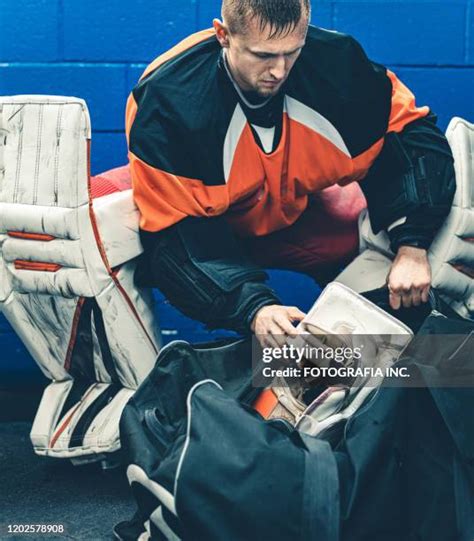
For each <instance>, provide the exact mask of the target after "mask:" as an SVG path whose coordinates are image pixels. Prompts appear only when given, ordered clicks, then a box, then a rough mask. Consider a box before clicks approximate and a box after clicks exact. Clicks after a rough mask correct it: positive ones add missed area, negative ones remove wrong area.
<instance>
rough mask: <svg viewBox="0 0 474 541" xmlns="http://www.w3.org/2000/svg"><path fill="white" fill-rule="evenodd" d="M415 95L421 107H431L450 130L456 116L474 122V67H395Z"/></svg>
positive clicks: (441, 123) (442, 124)
mask: <svg viewBox="0 0 474 541" xmlns="http://www.w3.org/2000/svg"><path fill="white" fill-rule="evenodd" d="M394 71H395V72H396V73H397V75H398V76H399V78H400V79H401V80H402V81H403V82H404V83H405V84H406V85H407V86H408V87H409V88H410V89H411V90H412V91H413V92H414V93H415V96H416V97H417V105H429V106H430V107H431V109H432V110H433V111H434V112H435V113H436V114H437V115H438V117H439V122H438V125H439V126H440V127H441V128H442V129H443V131H444V130H445V129H446V127H447V125H448V123H449V121H450V120H451V118H452V117H453V116H460V117H463V118H465V119H466V120H468V121H469V122H474V100H473V99H472V96H473V95H474V68H462V69H457V68H442V69H439V68H395V69H394Z"/></svg>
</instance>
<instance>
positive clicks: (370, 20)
mask: <svg viewBox="0 0 474 541" xmlns="http://www.w3.org/2000/svg"><path fill="white" fill-rule="evenodd" d="M466 9H467V8H466V2H465V1H461V0H452V1H449V2H441V1H436V2H435V1H433V2H426V1H425V2H420V1H416V2H402V1H398V2H395V1H390V2H389V1H383V2H356V1H354V2H352V1H345V2H344V1H340V0H338V1H336V2H335V5H334V27H335V29H336V30H339V31H341V32H346V33H348V34H351V35H353V36H354V37H355V38H356V39H358V40H359V41H360V42H361V43H362V45H363V46H364V48H365V50H366V52H367V54H368V56H369V57H370V58H371V59H372V60H375V61H377V62H381V63H383V64H408V65H412V64H423V65H426V64H428V65H441V64H449V65H458V64H459V65H462V64H463V63H464V55H465V52H464V48H465V44H464V42H465V26H466V24H465V20H466Z"/></svg>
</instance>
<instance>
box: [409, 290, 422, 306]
mask: <svg viewBox="0 0 474 541" xmlns="http://www.w3.org/2000/svg"><path fill="white" fill-rule="evenodd" d="M411 302H412V304H413V306H420V304H421V291H420V290H419V289H417V288H414V289H413V291H412V292H411Z"/></svg>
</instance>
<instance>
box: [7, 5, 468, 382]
mask: <svg viewBox="0 0 474 541" xmlns="http://www.w3.org/2000/svg"><path fill="white" fill-rule="evenodd" d="M219 12H220V1H219V0H135V1H134V2H130V1H125V0H109V1H107V2H97V1H96V0H0V94H2V95H5V94H25V93H27V94H36V93H38V94H62V95H75V96H80V97H82V98H85V99H86V100H87V103H88V105H89V109H90V112H91V117H92V125H93V132H94V134H93V140H92V172H93V173H98V172H100V171H103V170H105V169H108V168H111V167H114V166H118V165H122V164H123V163H125V161H126V144H125V138H124V134H123V124H124V108H125V101H126V97H127V95H128V93H129V92H130V90H131V89H132V87H133V85H134V84H135V82H136V81H137V79H138V77H139V75H140V74H141V72H142V71H143V69H144V68H145V66H146V64H147V63H148V62H149V61H150V60H152V59H153V58H155V57H156V56H157V55H158V54H160V53H161V52H163V51H165V50H166V49H167V48H168V47H170V46H171V45H173V44H174V43H176V42H177V41H179V40H180V39H181V38H183V37H185V36H186V35H188V34H190V33H192V32H194V31H196V30H198V29H202V28H206V27H208V26H210V25H211V21H212V19H213V17H216V16H219ZM312 22H313V23H314V24H316V25H319V26H322V27H324V28H331V29H336V30H340V31H343V32H347V33H350V34H352V35H354V36H355V37H356V38H357V39H358V40H359V41H360V42H361V43H362V45H363V46H364V47H365V49H366V51H367V53H368V55H369V56H370V57H371V58H372V59H373V60H375V61H377V62H380V63H383V64H385V65H387V66H388V67H390V68H391V69H392V70H394V71H395V72H396V73H397V74H398V75H399V77H400V78H401V79H402V80H403V81H404V82H405V83H406V84H407V85H408V86H409V87H410V88H411V89H412V90H413V91H414V92H415V94H416V96H417V102H418V104H419V105H423V104H428V105H430V106H431V107H432V109H433V110H434V111H435V112H436V113H437V114H438V115H439V123H440V125H441V126H442V127H443V128H445V127H446V126H447V123H448V121H449V119H450V118H451V117H452V116H454V115H459V116H463V117H465V118H467V119H470V120H471V121H474V98H473V96H474V0H472V1H471V0H444V1H443V0H438V1H431V0H418V1H409V0H399V1H391V0H372V1H364V2H362V1H357V0H313V20H312ZM273 279H274V281H275V284H276V286H277V287H278V288H280V289H282V290H283V291H282V294H283V295H284V296H285V297H286V298H287V300H288V302H291V301H293V302H295V303H297V304H300V305H301V306H302V307H304V306H303V304H304V298H305V296H303V295H301V292H302V291H307V288H308V287H313V286H312V284H310V283H309V282H308V280H309V279H306V278H305V277H296V276H293V279H292V281H291V282H290V283H291V285H290V286H286V289H285V287H280V286H282V285H283V284H287V283H288V279H287V277H286V276H284V275H281V274H278V273H276V274H275V275H274V277H273ZM298 294H299V296H300V298H299V299H298ZM159 301H160V302H161V311H162V321H163V323H164V324H165V327H166V328H167V329H166V330H168V335H167V336H174V333H175V328H176V327H180V328H181V330H182V331H183V332H182V333H181V336H185V337H186V338H189V339H200V338H202V337H204V334H203V332H202V328H201V327H200V326H197V325H196V324H195V323H194V322H190V321H188V320H186V319H184V318H182V317H181V316H179V315H177V314H176V313H174V312H172V311H170V310H168V308H167V307H166V304H165V303H163V302H162V299H159ZM0 348H1V349H0V351H1V353H0V373H1V372H2V362H1V361H2V359H3V360H4V362H5V359H7V358H8V359H11V358H12V357H15V358H16V359H17V361H18V363H20V364H16V366H20V365H21V362H20V361H21V360H22V359H25V358H26V356H25V353H24V350H23V349H22V347H21V345H20V344H19V342H18V341H17V340H16V338H12V333H11V330H10V328H9V326H8V325H7V324H6V323H5V321H4V320H2V319H1V318H0ZM13 364H14V363H11V366H13Z"/></svg>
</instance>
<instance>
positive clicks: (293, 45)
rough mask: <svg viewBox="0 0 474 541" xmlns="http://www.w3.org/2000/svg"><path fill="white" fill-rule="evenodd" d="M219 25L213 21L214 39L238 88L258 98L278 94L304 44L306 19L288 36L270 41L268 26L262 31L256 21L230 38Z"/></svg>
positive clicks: (229, 34) (250, 22) (224, 28)
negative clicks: (221, 31)
mask: <svg viewBox="0 0 474 541" xmlns="http://www.w3.org/2000/svg"><path fill="white" fill-rule="evenodd" d="M219 24H220V23H219V22H218V21H214V27H215V29H216V34H217V38H218V39H219V41H220V43H221V45H222V46H223V47H224V48H225V49H226V57H227V62H228V65H229V67H230V70H231V72H232V75H233V77H234V79H235V81H236V83H237V84H238V85H239V87H240V88H241V89H242V90H243V91H244V92H255V93H257V94H258V95H259V96H261V97H271V96H274V95H275V94H277V92H278V91H279V90H280V88H281V86H282V84H283V83H284V82H285V81H286V79H287V78H288V75H289V73H290V71H291V68H292V67H293V65H294V64H295V62H296V60H297V58H298V56H299V55H300V53H301V49H302V48H303V46H304V44H305V39H306V33H307V30H308V21H307V19H306V17H302V20H301V21H300V23H299V24H298V26H297V27H296V28H295V29H294V30H293V31H292V32H291V33H290V34H288V35H285V36H283V37H272V38H269V36H270V29H269V28H268V26H267V27H265V28H264V29H263V30H261V29H260V28H259V25H258V23H257V22H256V21H249V23H248V25H247V29H246V32H245V34H243V33H239V34H231V33H229V32H228V31H227V29H226V27H225V26H221V27H220V28H221V30H223V33H220V32H219V29H218V27H219Z"/></svg>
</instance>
